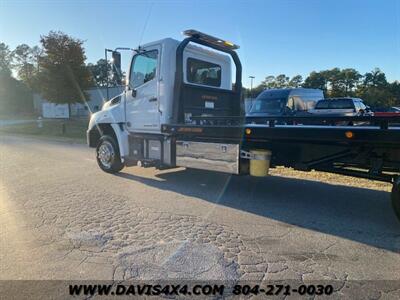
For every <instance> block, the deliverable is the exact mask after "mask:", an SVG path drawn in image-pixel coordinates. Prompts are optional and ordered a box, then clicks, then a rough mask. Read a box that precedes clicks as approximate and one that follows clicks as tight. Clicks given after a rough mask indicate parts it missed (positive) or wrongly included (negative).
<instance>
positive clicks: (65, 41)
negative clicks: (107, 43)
mask: <svg viewBox="0 0 400 300" xmlns="http://www.w3.org/2000/svg"><path fill="white" fill-rule="evenodd" d="M83 43H84V42H83V41H82V40H80V39H76V38H73V37H71V36H69V35H67V34H65V33H63V32H60V31H50V32H49V33H48V34H47V35H43V36H41V37H40V46H33V47H31V46H29V45H27V44H21V45H18V46H17V47H16V48H15V49H14V50H11V49H10V47H9V46H7V45H6V44H5V43H1V42H0V106H1V107H0V109H1V111H8V112H11V113H15V112H30V111H32V102H33V101H32V95H33V93H39V94H41V95H42V96H43V97H44V98H45V99H47V100H49V101H50V102H53V103H68V104H71V103H83V102H85V101H87V100H88V99H87V94H86V93H85V90H87V89H88V88H90V87H96V86H100V87H103V86H106V84H107V82H108V85H109V86H116V85H117V84H118V81H119V80H117V78H118V77H117V76H118V74H117V72H116V70H115V68H112V65H111V64H110V63H107V62H106V60H105V59H100V60H99V61H98V62H97V63H96V64H91V63H89V64H86V55H85V49H84V47H83Z"/></svg>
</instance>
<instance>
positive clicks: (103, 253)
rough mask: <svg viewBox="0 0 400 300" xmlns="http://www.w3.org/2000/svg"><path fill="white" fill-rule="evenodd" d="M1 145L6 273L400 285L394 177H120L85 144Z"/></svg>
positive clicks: (392, 293) (130, 173)
mask: <svg viewBox="0 0 400 300" xmlns="http://www.w3.org/2000/svg"><path fill="white" fill-rule="evenodd" d="M0 142H1V143H0V162H1V169H0V174H1V181H0V193H1V194H0V196H1V198H0V226H1V230H0V247H1V251H0V267H1V270H0V279H1V280H9V279H41V280H43V279H60V280H64V279H66V280H80V279H89V280H103V279H105V280H110V279H113V280H128V279H134V280H136V279H188V280H251V281H252V282H259V281H261V280H264V281H265V280H287V279H291V280H300V281H304V282H305V281H309V280H337V281H341V282H351V281H354V282H357V281H360V282H361V283H360V284H362V281H366V280H397V281H398V280H400V222H399V221H398V220H397V219H396V217H395V215H394V213H393V212H392V209H391V205H390V199H389V198H390V196H389V191H390V188H391V187H390V185H388V184H385V183H376V182H372V181H368V180H364V179H355V178H349V177H343V176H338V175H332V174H324V173H319V172H311V173H301V172H296V171H293V170H288V169H284V168H282V169H276V170H273V171H272V174H273V176H270V177H268V178H252V177H248V176H245V177H238V176H229V175H225V174H219V173H213V172H207V171H199V170H185V169H183V168H178V169H172V170H164V171H157V170H154V169H153V168H149V169H140V168H137V167H131V168H125V169H124V170H123V171H122V172H121V173H120V174H118V175H110V174H106V173H104V172H102V171H101V170H100V169H99V168H98V166H97V164H96V162H95V158H94V151H93V149H89V148H87V147H86V146H85V145H80V144H71V143H63V142H56V141H49V140H35V139H33V138H29V137H13V136H1V137H0ZM340 288H343V286H341V287H340ZM399 296H400V293H399V290H398V289H397V288H393V289H388V290H387V291H384V292H382V291H380V292H379V294H378V296H377V298H385V297H386V298H388V299H390V298H392V297H395V298H396V297H397V298H398V297H399Z"/></svg>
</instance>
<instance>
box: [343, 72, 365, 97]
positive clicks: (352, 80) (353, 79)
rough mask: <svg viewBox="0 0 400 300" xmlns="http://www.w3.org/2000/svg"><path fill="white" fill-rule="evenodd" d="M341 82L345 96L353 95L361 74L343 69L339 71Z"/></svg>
mask: <svg viewBox="0 0 400 300" xmlns="http://www.w3.org/2000/svg"><path fill="white" fill-rule="evenodd" d="M341 73H342V76H341V80H342V81H343V86H344V93H345V94H346V95H353V94H354V91H355V88H356V87H357V86H358V84H359V82H360V79H361V77H362V76H361V74H360V73H359V72H358V71H356V70H355V69H352V68H347V69H343V70H342V71H341Z"/></svg>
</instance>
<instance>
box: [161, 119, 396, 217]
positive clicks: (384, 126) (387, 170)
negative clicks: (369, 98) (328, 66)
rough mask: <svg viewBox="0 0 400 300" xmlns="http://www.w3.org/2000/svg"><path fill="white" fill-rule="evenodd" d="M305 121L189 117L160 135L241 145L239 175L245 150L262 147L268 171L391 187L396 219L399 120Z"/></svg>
mask: <svg viewBox="0 0 400 300" xmlns="http://www.w3.org/2000/svg"><path fill="white" fill-rule="evenodd" d="M309 119H310V118H309V117H281V116H279V117H251V118H247V119H246V121H245V119H244V118H243V117H193V123H192V124H165V125H162V132H163V133H164V134H167V135H169V136H171V137H173V138H172V140H174V141H177V140H178V141H182V140H184V141H187V142H210V141H212V142H215V143H228V144H229V143H232V144H239V145H240V158H239V160H240V163H239V165H240V167H239V174H241V175H242V174H248V171H249V163H248V162H249V159H250V157H251V156H250V154H249V151H250V150H251V149H257V150H260V149H261V150H263V149H265V150H269V151H271V153H272V155H271V160H270V166H271V167H276V166H285V167H291V168H294V169H295V170H300V171H311V170H317V171H323V172H330V173H336V174H341V175H347V176H353V177H361V178H367V179H371V180H378V181H385V182H389V183H392V184H393V188H392V193H391V198H392V205H393V208H394V210H395V212H396V215H397V217H398V218H399V219H400V126H398V125H399V124H400V117H371V116H368V117H313V118H312V120H313V121H318V123H321V124H323V123H325V124H335V123H336V122H341V121H342V122H343V121H345V122H346V123H350V122H359V123H362V124H363V125H359V126H330V125H301V124H302V123H304V122H305V121H307V120H309ZM246 122H247V124H245V123H246ZM278 124H285V125H278ZM295 124H296V125H295Z"/></svg>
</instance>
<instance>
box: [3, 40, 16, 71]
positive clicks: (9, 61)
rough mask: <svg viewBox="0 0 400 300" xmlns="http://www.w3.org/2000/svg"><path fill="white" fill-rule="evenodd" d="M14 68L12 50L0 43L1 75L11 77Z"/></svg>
mask: <svg viewBox="0 0 400 300" xmlns="http://www.w3.org/2000/svg"><path fill="white" fill-rule="evenodd" d="M12 66H13V56H12V52H11V51H10V48H9V47H8V46H7V45H6V44H4V43H0V74H1V75H8V76H11V69H12Z"/></svg>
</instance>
